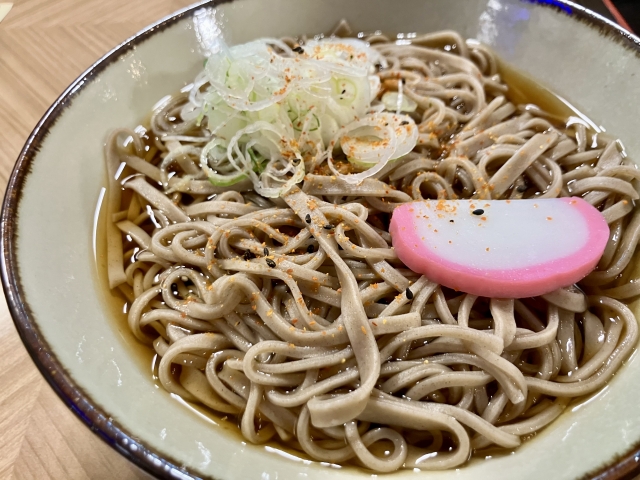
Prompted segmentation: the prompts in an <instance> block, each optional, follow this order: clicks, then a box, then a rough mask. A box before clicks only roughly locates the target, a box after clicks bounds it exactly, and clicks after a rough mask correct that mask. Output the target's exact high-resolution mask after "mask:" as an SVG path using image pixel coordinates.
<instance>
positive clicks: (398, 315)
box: [106, 31, 640, 472]
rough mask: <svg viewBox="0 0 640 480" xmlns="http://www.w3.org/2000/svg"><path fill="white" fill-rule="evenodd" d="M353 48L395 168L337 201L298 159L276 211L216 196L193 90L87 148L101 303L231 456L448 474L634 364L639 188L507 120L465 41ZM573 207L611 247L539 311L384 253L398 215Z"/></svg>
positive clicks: (591, 143) (515, 116)
mask: <svg viewBox="0 0 640 480" xmlns="http://www.w3.org/2000/svg"><path fill="white" fill-rule="evenodd" d="M365 40H367V41H368V42H370V44H371V45H372V47H373V48H375V51H376V52H377V53H378V54H379V55H380V57H381V59H382V60H383V61H384V62H383V63H385V64H386V67H385V66H383V65H381V66H379V69H378V71H377V72H376V76H377V77H378V78H379V82H380V85H381V91H380V93H379V94H378V98H386V100H389V99H391V101H392V102H396V101H397V104H398V105H399V106H400V107H401V108H402V109H403V111H404V112H405V113H406V115H408V116H409V117H411V119H412V121H414V122H415V124H416V127H417V137H416V142H417V144H416V147H415V148H413V150H412V151H411V152H409V153H406V154H403V155H401V156H400V157H399V158H397V159H391V160H390V161H388V162H387V163H386V164H385V165H383V166H382V167H381V168H379V169H378V171H376V172H375V173H374V174H372V175H370V176H368V178H365V179H363V180H362V181H360V182H359V183H357V184H353V183H352V182H351V181H349V180H348V178H346V177H348V175H349V174H351V173H353V172H354V168H356V167H354V165H353V164H352V163H350V162H349V161H347V160H346V159H344V158H340V155H337V156H336V158H334V159H333V163H332V165H329V164H328V160H327V156H326V155H325V156H322V155H318V154H317V153H318V152H314V155H313V156H309V157H308V158H303V159H302V162H301V163H302V167H304V171H305V175H304V179H303V180H302V181H300V182H297V183H296V182H290V184H288V185H287V188H288V189H287V190H286V191H283V192H282V194H281V195H280V196H279V197H275V198H265V197H264V196H261V195H259V194H258V193H256V191H255V189H254V184H253V183H252V182H251V180H250V178H244V177H242V176H239V175H235V174H233V175H235V177H234V182H235V183H233V184H231V185H221V184H215V182H211V181H209V179H208V177H207V173H206V172H205V171H203V169H201V157H202V155H206V154H207V153H206V152H204V153H203V151H204V150H205V149H206V148H213V147H207V146H208V145H210V144H211V142H212V141H215V139H216V136H215V135H214V134H212V133H211V131H210V130H209V129H208V128H207V125H206V121H204V122H203V121H201V120H202V119H197V118H195V117H194V115H193V112H197V111H198V109H200V108H202V105H203V101H204V100H203V99H204V96H205V94H206V92H207V89H208V86H209V83H208V77H207V75H206V74H204V73H203V74H202V75H200V76H199V77H198V78H197V79H196V81H195V83H194V84H193V85H191V86H190V87H189V88H188V89H185V90H184V91H183V92H181V93H179V94H177V95H174V96H172V97H171V99H170V100H168V101H167V102H165V103H164V104H163V105H162V106H161V107H159V108H158V109H157V110H155V111H154V112H153V114H152V117H151V121H150V128H149V129H148V130H145V129H143V128H138V129H136V130H135V131H132V130H128V129H121V130H117V131H114V132H113V133H112V134H111V136H110V138H109V139H108V140H107V145H106V162H107V169H108V173H109V185H108V196H107V216H108V218H107V224H108V225H107V229H106V236H107V257H108V277H109V286H110V288H112V289H115V290H117V291H119V292H120V293H121V294H122V295H123V296H124V297H126V299H127V302H128V322H129V327H130V329H131V331H132V332H133V334H134V335H135V337H136V338H137V339H138V340H139V341H140V342H142V343H144V344H146V345H148V346H149V348H152V349H153V350H154V351H155V353H156V354H157V356H158V357H159V359H160V361H159V364H158V369H157V376H158V379H159V381H160V383H161V384H162V386H163V387H164V388H165V389H166V390H167V391H168V392H170V393H173V394H176V395H179V396H180V397H182V398H183V399H185V400H187V401H189V402H195V403H198V404H202V405H204V406H206V407H207V408H209V409H211V410H213V411H215V412H217V413H219V414H224V415H228V416H231V417H232V418H237V421H238V425H239V427H240V429H241V431H242V434H243V436H244V437H245V438H246V439H247V440H249V441H251V442H253V443H264V442H267V441H275V440H277V441H279V442H282V443H283V444H285V445H287V446H288V447H289V448H291V449H293V450H297V451H300V452H304V453H305V454H306V455H307V456H309V457H311V458H312V459H315V460H319V461H323V462H330V463H345V462H353V463H356V464H359V465H361V466H363V467H365V468H367V469H370V470H373V471H376V472H391V471H395V470H397V469H401V468H409V469H410V468H419V469H425V470H434V469H447V468H455V467H458V466H460V465H462V464H464V463H465V462H467V461H468V459H469V458H470V455H471V454H472V452H478V454H481V453H482V452H483V451H488V450H487V449H489V448H496V447H498V448H503V449H513V448H515V447H517V446H518V445H520V443H521V442H522V441H523V439H525V438H527V437H528V436H529V435H531V434H533V433H535V432H537V431H539V430H540V429H542V428H544V427H545V426H547V425H549V424H550V423H551V422H553V421H554V420H555V419H556V418H557V417H558V416H559V415H560V414H561V413H562V412H563V410H564V409H565V408H566V406H567V404H568V403H569V402H570V401H572V399H575V398H580V397H584V396H585V395H589V394H591V393H593V392H596V391H597V390H599V389H600V388H602V387H603V386H604V385H605V384H606V382H607V381H608V380H609V379H610V378H611V377H612V375H613V374H614V373H615V372H616V370H617V369H618V368H619V367H620V365H621V364H622V362H623V361H624V360H625V359H626V358H627V357H628V355H629V354H630V352H631V351H632V349H633V348H635V345H636V343H637V340H638V325H637V321H636V319H635V317H634V315H633V313H632V312H631V311H630V309H629V308H628V307H627V306H626V305H625V303H624V301H625V300H627V299H630V298H632V297H635V296H637V295H638V294H640V282H637V281H636V279H634V278H632V272H631V270H632V257H633V254H634V252H635V250H636V246H637V244H638V242H639V241H640V211H638V210H636V209H634V208H633V201H634V200H636V199H638V193H637V192H636V189H635V188H634V186H635V183H634V182H636V181H637V180H640V172H639V171H638V170H636V168H635V167H633V166H632V164H631V163H630V162H629V161H628V160H627V159H626V158H625V155H624V152H623V151H622V150H621V148H620V144H619V142H617V141H616V140H615V139H612V138H609V137H607V136H606V135H604V134H602V133H596V132H595V131H593V130H592V129H591V128H590V127H589V126H588V125H587V124H585V123H584V122H583V121H580V120H578V119H576V118H575V117H571V118H570V119H569V121H567V119H566V118H558V117H556V116H555V115H552V114H551V113H549V112H546V111H544V110H542V109H541V108H539V107H536V106H534V105H519V104H514V103H512V102H510V101H509V100H508V94H509V87H508V86H507V85H506V84H505V83H504V82H503V81H502V80H501V77H500V74H499V71H498V60H497V59H496V57H495V56H494V54H493V53H492V52H490V51H489V50H488V49H487V48H485V47H484V46H482V45H480V44H478V43H476V42H473V41H465V40H463V39H462V38H461V37H460V36H459V35H458V34H457V33H455V32H449V31H445V32H438V33H432V34H428V35H422V36H417V37H416V38H413V39H411V43H410V44H408V45H405V44H403V45H398V44H396V43H395V42H392V41H390V40H389V39H388V38H386V37H385V36H383V35H374V36H370V37H368V38H366V39H365ZM295 45H296V42H295V41H294V40H292V39H283V40H282V41H281V46H280V47H278V48H281V49H282V50H284V49H286V48H293V47H294V46H295ZM274 48H276V47H274ZM309 118H311V117H310V116H309ZM307 121H311V120H309V119H307ZM330 150H331V149H330ZM292 162H293V163H292V165H293V164H294V163H295V162H296V160H295V159H293V160H292ZM122 164H124V166H125V169H124V174H122V175H121V176H120V177H118V176H117V175H118V172H122V166H123V165H122ZM281 167H282V168H283V169H284V168H287V167H286V164H283V165H281ZM296 168H298V167H296ZM230 171H231V172H233V170H230ZM291 171H293V170H291ZM296 171H297V170H296ZM336 172H337V173H339V175H336ZM223 173H225V171H223ZM226 173H228V172H226ZM341 174H344V175H341ZM289 187H290V188H289ZM571 195H577V196H582V197H583V198H584V199H585V200H587V201H588V202H589V203H591V204H592V205H594V206H595V207H597V208H598V209H599V210H600V211H601V212H602V214H603V216H604V217H605V219H606V221H607V222H608V224H609V226H610V229H611V236H610V239H609V242H608V244H607V247H606V250H605V253H604V255H603V257H602V259H601V261H600V264H599V265H598V268H597V270H596V271H594V272H593V273H591V274H590V275H589V276H587V277H586V278H585V279H584V280H583V281H582V282H580V283H579V284H578V285H573V286H567V287H566V288H563V289H560V290H557V291H555V292H552V293H550V294H547V295H544V296H542V297H537V298H523V299H515V300H514V299H497V298H479V297H476V296H473V295H470V294H465V293H462V292H455V291H452V290H449V289H447V288H445V287H442V286H440V285H438V284H436V283H434V282H432V281H430V280H429V279H428V278H426V277H424V276H420V275H418V274H416V273H414V272H412V271H411V270H409V269H408V268H407V267H405V266H404V265H403V264H402V263H401V262H400V261H399V260H398V258H397V256H396V254H395V252H394V250H393V248H392V247H391V237H390V235H389V233H388V224H389V219H390V214H391V213H392V212H393V209H394V207H395V206H397V205H399V204H402V203H405V202H410V201H414V200H421V199H427V198H437V199H454V198H477V199H521V198H532V197H535V198H550V197H558V196H571Z"/></svg>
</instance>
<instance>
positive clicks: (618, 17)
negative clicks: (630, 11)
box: [602, 0, 638, 32]
mask: <svg viewBox="0 0 640 480" xmlns="http://www.w3.org/2000/svg"><path fill="white" fill-rule="evenodd" d="M602 3H604V6H605V7H607V10H609V12H611V15H612V16H613V18H614V19H615V21H616V22H618V24H619V25H620V26H621V27H622V28H626V29H627V30H629V31H630V32H633V29H632V28H631V26H630V25H629V24H628V23H627V20H626V19H625V18H624V17H623V16H622V14H621V13H620V10H618V7H617V6H616V5H615V3H613V0H602ZM619 3H625V2H619ZM636 8H638V7H636Z"/></svg>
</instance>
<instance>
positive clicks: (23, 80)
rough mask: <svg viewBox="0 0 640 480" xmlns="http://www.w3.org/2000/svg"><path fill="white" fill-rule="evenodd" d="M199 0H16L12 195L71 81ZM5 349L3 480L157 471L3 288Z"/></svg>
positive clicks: (3, 79) (6, 171) (4, 85)
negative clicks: (141, 462) (104, 435)
mask: <svg viewBox="0 0 640 480" xmlns="http://www.w3.org/2000/svg"><path fill="white" fill-rule="evenodd" d="M2 1H4V0H0V2H2ZM192 1H193V0H135V1H131V0H13V2H14V5H13V8H12V10H11V11H10V12H9V14H8V15H7V16H6V17H5V19H4V20H2V21H1V22H0V189H1V191H2V193H3V194H4V189H5V187H6V185H7V181H8V179H9V175H10V174H11V170H12V169H13V165H14V163H15V160H16V158H17V157H18V154H19V152H20V149H21V148H22V145H23V144H24V142H25V140H26V138H27V136H28V135H29V133H30V132H31V130H32V129H33V127H34V126H35V125H36V122H37V121H38V120H39V119H40V117H41V116H42V114H44V112H45V110H46V109H47V107H48V106H49V105H50V104H51V103H53V101H54V100H55V99H56V98H57V97H58V95H59V94H60V93H61V92H62V91H63V90H64V88H65V87H66V86H67V85H69V84H70V83H71V82H72V81H73V79H75V78H76V77H77V76H78V75H80V73H82V72H83V71H84V70H85V69H86V68H87V67H89V65H91V64H92V63H93V62H94V61H95V60H96V59H97V58H99V57H100V56H102V55H103V54H104V53H105V52H107V51H108V50H110V49H111V48H113V47H114V46H116V45H117V44H119V43H120V42H122V41H123V40H125V39H126V38H127V37H129V36H131V35H133V34H134V33H135V32H137V31H138V30H140V29H142V28H143V27H144V26H146V25H148V24H149V23H151V22H154V21H156V20H158V19H160V18H162V17H164V16H165V15H168V14H170V13H171V12H173V11H175V10H178V9H180V8H182V7H185V6H187V5H188V4H190V3H192ZM43 72H46V73H45V74H43ZM0 346H1V347H0V479H2V480H4V479H9V478H15V479H37V480H44V479H48V478H53V479H68V480H77V479H87V478H91V479H114V480H115V479H118V480H120V479H125V480H126V479H148V478H150V477H149V476H148V475H147V474H145V473H144V472H142V471H141V470H139V469H138V468H136V467H135V466H134V465H133V464H131V463H129V462H128V461H127V460H125V459H124V458H123V457H121V456H120V455H119V454H117V453H116V452H115V451H114V450H112V449H111V448H110V447H108V446H107V444H106V443H104V442H103V441H102V440H100V439H99V438H98V437H97V436H96V435H94V434H93V433H92V432H91V431H90V430H89V429H88V428H87V427H86V426H85V425H83V424H82V423H81V422H80V420H79V419H78V418H77V417H76V416H75V415H74V414H73V413H71V411H70V410H68V409H67V407H66V406H65V405H64V404H63V403H62V401H61V400H60V399H59V398H58V397H57V396H56V394H55V393H54V392H53V390H52V389H51V388H49V386H48V385H47V384H46V382H45V381H44V379H43V378H42V376H41V375H40V373H39V372H38V370H37V369H36V367H35V366H34V364H33V362H32V361H31V359H30V358H29V355H28V354H27V352H26V350H25V349H24V347H23V346H22V343H21V341H20V338H19V337H18V334H17V333H16V329H15V327H14V325H13V322H12V321H11V317H10V315H9V312H8V310H7V306H6V303H5V300H4V296H1V295H0Z"/></svg>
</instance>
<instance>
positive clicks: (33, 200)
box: [4, 0, 640, 480]
mask: <svg viewBox="0 0 640 480" xmlns="http://www.w3.org/2000/svg"><path fill="white" fill-rule="evenodd" d="M205 7H207V8H208V10H207V11H201V10H198V8H195V9H193V10H192V11H191V13H189V14H186V15H183V16H180V17H178V18H177V19H176V20H173V21H168V22H166V23H164V24H161V25H160V26H158V27H156V28H155V29H154V30H153V31H152V32H150V33H148V34H146V36H145V37H144V39H142V40H137V41H133V42H132V43H131V44H129V45H128V46H126V47H125V48H123V49H122V50H121V51H120V52H118V53H116V54H113V55H111V56H110V57H108V58H107V59H106V60H105V61H104V62H103V64H102V65H101V66H100V67H98V68H96V69H95V70H94V72H93V73H91V74H89V76H88V77H87V78H86V81H84V82H81V83H78V84H76V86H75V87H74V88H72V89H71V91H69V92H68V98H67V99H66V100H64V101H63V103H61V104H59V105H58V106H57V107H56V108H54V110H53V111H52V114H51V115H50V117H49V120H48V121H46V122H45V123H44V124H43V125H42V127H41V132H42V133H43V134H44V135H41V137H43V138H41V139H40V138H38V139H37V141H36V144H34V145H31V146H30V150H28V151H27V157H26V159H25V160H24V162H23V164H22V165H21V168H22V169H24V172H27V171H28V173H27V174H26V175H25V176H24V178H23V179H21V183H20V182H19V183H18V184H16V181H15V179H14V181H13V182H12V185H13V186H14V188H15V189H16V190H14V192H17V199H18V200H17V204H18V208H17V211H16V212H14V214H13V216H12V217H11V218H5V219H4V220H5V221H7V222H13V224H14V225H15V231H16V236H15V238H13V239H12V241H13V247H14V248H15V258H14V262H13V264H10V265H9V267H10V269H11V273H12V274H13V275H15V279H16V281H17V282H18V283H19V286H20V290H19V294H20V298H18V299H15V300H14V301H18V302H22V303H24V305H25V306H26V308H27V310H28V311H29V312H30V317H29V319H28V320H25V322H26V321H30V322H33V324H34V325H35V327H36V328H37V330H38V331H39V332H40V334H41V336H42V338H43V339H44V340H45V341H46V344H47V345H48V348H49V349H50V353H51V355H53V356H54V357H55V358H57V361H58V362H59V364H60V365H61V366H62V367H63V369H64V371H65V372H66V373H67V374H68V375H69V376H70V377H71V378H72V380H73V381H74V382H75V384H76V385H77V386H78V387H79V388H80V389H81V390H82V391H83V392H84V393H85V394H86V395H87V396H88V397H89V398H90V399H92V400H93V402H94V404H95V405H96V406H97V407H98V408H99V409H101V410H102V411H103V412H104V413H105V415H107V416H108V417H109V419H113V421H114V422H115V423H116V424H117V425H119V426H121V427H123V428H124V430H125V431H126V432H127V433H129V434H130V435H131V436H132V437H133V438H134V439H136V440H138V441H139V442H140V444H142V445H145V446H146V447H148V448H149V449H150V450H152V451H154V452H156V453H157V454H158V455H160V456H162V457H165V458H170V459H171V460H172V462H173V463H174V464H175V465H177V466H178V467H185V468H187V469H188V470H189V471H191V472H192V473H194V474H195V475H199V476H200V475H202V476H211V477H214V478H218V479H224V480H232V479H276V478H280V479H282V478H287V479H289V478H302V477H304V478H307V479H326V478H336V479H338V478H340V479H344V478H364V477H369V475H368V474H366V473H365V472H362V471H359V470H356V469H353V468H336V467H333V466H326V465H321V464H319V463H316V462H309V461H303V460H299V459H296V458H294V457H292V456H291V455H289V454H288V453H287V452H284V451H280V450H278V449H277V448H273V447H264V446H254V445H251V444H247V443H246V442H245V441H243V440H242V439H241V438H240V437H239V435H238V434H236V433H234V431H233V429H230V428H229V427H228V426H227V425H228V424H227V423H226V422H222V421H218V420H216V419H214V418H210V417H207V416H204V415H202V414H201V413H200V412H198V411H197V410H194V409H192V408H189V406H188V405H186V404H184V402H182V401H181V400H180V399H179V398H176V397H173V396H171V395H169V394H167V393H166V392H165V391H164V390H162V389H161V388H159V387H158V386H157V385H156V384H155V383H154V382H153V380H152V378H151V372H150V364H148V363H144V361H143V360H142V358H141V356H140V354H139V351H140V348H139V346H137V344H136V342H135V340H134V339H133V337H132V335H131V334H130V332H129V330H128V328H127V326H126V324H125V323H123V322H119V321H118V320H117V319H116V318H114V315H113V312H112V311H111V310H110V309H109V308H108V307H107V306H106V305H105V299H104V291H102V290H101V288H100V286H99V282H98V279H97V269H96V254H97V252H96V244H95V241H94V236H95V225H96V207H97V205H98V204H99V200H100V199H101V195H102V194H101V189H102V187H103V186H104V185H105V170H104V166H103V154H102V148H103V144H104V140H105V137H106V135H107V133H108V132H109V131H110V130H111V129H114V128H117V127H123V126H124V127H135V126H136V125H138V124H139V123H140V122H141V120H143V118H144V117H145V115H146V114H147V112H149V111H150V109H151V108H152V106H153V105H154V104H155V103H156V102H157V101H158V100H159V99H160V98H162V97H163V96H165V95H167V94H169V93H173V92H175V91H177V90H178V89H180V88H181V87H182V86H184V85H186V84H187V83H190V81H191V80H192V78H193V77H194V76H195V75H196V73H197V72H198V71H199V70H200V69H201V68H202V61H203V57H202V54H201V46H200V44H199V42H198V38H197V35H196V33H195V29H194V25H193V20H192V16H191V14H192V13H193V12H195V11H199V12H200V13H199V15H200V16H201V18H206V19H208V20H207V21H209V22H211V23H210V26H211V28H220V29H221V30H222V31H223V33H224V35H225V37H226V38H227V40H228V41H229V42H230V43H241V42H245V41H248V40H250V39H253V38H257V37H261V36H272V37H277V36H282V35H299V34H305V33H306V34H309V33H317V32H326V31H330V29H331V28H332V27H333V26H334V25H335V24H336V22H337V21H339V20H340V19H341V18H346V19H348V20H349V21H350V23H351V24H352V26H353V27H354V28H355V29H356V30H358V31H375V30H382V31H384V32H404V33H408V32H430V31H435V30H441V29H453V30H457V31H459V32H460V33H461V34H462V35H463V36H464V37H471V38H476V39H478V40H480V41H482V42H484V43H486V44H488V45H490V46H491V47H493V48H494V49H495V50H496V51H497V52H498V53H499V54H500V55H501V56H502V57H503V58H504V59H505V60H507V61H508V62H511V63H513V64H514V65H515V66H516V67H518V68H520V69H521V70H523V71H525V72H528V73H530V74H531V75H532V76H534V77H535V78H537V79H539V80H540V81H541V82H542V83H543V84H546V85H547V86H549V87H551V88H552V89H553V90H554V91H555V92H557V93H558V94H559V95H561V96H563V97H564V98H566V99H568V101H570V102H571V103H572V104H573V105H575V106H576V107H577V108H578V110H580V111H582V112H585V113H586V114H588V116H589V117H590V118H591V119H593V120H594V121H595V122H596V123H597V124H598V125H603V126H605V127H606V128H607V130H608V131H610V132H612V133H613V134H614V135H616V136H617V137H619V138H621V140H622V141H623V143H624V144H625V146H626V148H627V151H628V153H629V154H630V156H631V157H632V158H633V157H634V156H637V152H639V151H640V136H638V135H637V132H636V131H637V123H636V120H635V115H636V109H635V108H634V103H635V102H634V100H635V101H636V102H637V101H638V100H640V81H638V80H639V79H640V57H639V54H638V52H637V51H634V50H633V49H631V48H628V47H627V46H624V45H623V44H622V43H623V42H621V41H618V40H617V39H616V38H613V37H611V35H610V34H608V33H607V32H606V31H600V30H599V29H598V28H597V27H594V26H593V25H590V24H589V23H588V22H585V21H582V20H579V19H577V18H576V16H575V14H573V15H570V14H568V13H567V12H566V11H563V10H558V9H555V8H549V7H544V6H539V5H536V4H534V3H532V2H522V1H519V0H499V1H498V0H467V1H466V2H464V7H462V4H457V3H456V7H455V8H452V3H451V2H450V1H449V0H427V1H425V0H404V1H403V2H402V4H401V8H399V5H398V3H397V2H391V1H387V0H324V1H322V2H317V1H314V0H236V1H232V2H227V3H223V4H220V5H218V6H214V5H209V6H205ZM203 8H204V7H203ZM18 189H19V190H18ZM136 352H138V353H136ZM54 381H55V380H54ZM639 397H640V361H639V360H638V355H636V354H634V355H633V356H632V357H631V359H630V360H629V361H628V362H627V364H626V365H625V366H624V368H623V369H622V370H621V371H620V372H619V373H618V374H617V375H616V377H615V378H614V380H613V381H612V382H611V383H610V385H608V386H606V387H605V388H604V389H603V390H602V391H601V392H600V393H598V394H597V395H596V396H594V397H593V398H592V399H590V400H589V401H588V402H585V403H583V404H581V405H579V406H578V407H576V408H573V409H572V410H571V411H569V412H567V413H565V414H563V415H562V416H561V417H560V418H559V419H558V420H557V421H556V422H555V423H554V424H553V426H552V427H551V428H548V429H547V430H545V431H544V432H543V433H541V434H540V435H538V436H537V437H536V438H534V439H533V440H531V441H529V442H527V443H525V444H524V445H523V446H522V447H520V448H519V449H518V450H517V452H516V453H515V454H513V455H505V456H502V457H499V458H492V459H489V460H486V461H479V460H476V461H473V462H471V464H470V465H467V466H465V467H464V468H462V469H460V470H454V471H445V472H432V473H429V475H430V478H433V479H453V478H456V479H463V478H469V479H471V478H483V477H484V476H487V477H489V476H491V477H492V478H521V479H527V478H534V477H535V478H539V477H540V476H544V475H547V476H550V477H551V478H577V477H581V476H583V475H585V474H587V473H588V472H591V471H594V470H597V469H599V468H601V467H603V466H605V465H608V464H610V463H611V462H613V461H614V459H615V458H616V456H619V455H622V454H624V453H626V452H627V451H629V450H630V449H631V448H632V447H634V446H635V445H636V444H638V443H639V442H640V410H639V409H638V408H637V400H636V399H637V398H639ZM71 401H74V400H73V399H71ZM595 432H597V435H598V439H599V440H598V441H593V438H594V436H595ZM119 448H120V449H124V450H131V449H138V448H140V447H139V444H137V443H131V442H130V441H128V440H127V439H126V438H124V439H122V441H121V442H120V445H119ZM154 461H158V462H159V464H161V463H162V462H160V461H159V460H157V459H154V458H150V459H149V460H148V462H149V463H148V465H151V463H152V462H154ZM170 474H172V473H171V472H167V476H169V475H170ZM173 475H180V473H179V472H177V471H174V472H173ZM413 475H414V473H413V472H410V471H408V472H399V473H396V474H394V478H413Z"/></svg>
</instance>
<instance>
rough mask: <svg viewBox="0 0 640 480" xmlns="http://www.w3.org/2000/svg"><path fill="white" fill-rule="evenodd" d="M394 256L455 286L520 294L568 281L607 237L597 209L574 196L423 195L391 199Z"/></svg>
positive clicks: (590, 262)
mask: <svg viewBox="0 0 640 480" xmlns="http://www.w3.org/2000/svg"><path fill="white" fill-rule="evenodd" d="M389 231H390V233H391V237H392V240H393V247H394V248H395V251H396V254H397V255H398V258H399V259H400V260H401V261H402V262H403V263H404V264H405V265H406V266H407V267H409V268H410V269H411V270H413V271H414V272H416V273H420V274H423V275H425V276H426V277H427V278H429V279H430V280H432V281H434V282H438V283H440V284H442V285H444V286H446V287H449V288H452V289H454V290H458V291H462V292H466V293H471V294H473V295H478V296H483V297H493V298H524V297H532V296H537V295H543V294H545V293H549V292H552V291H554V290H556V289H558V288H560V287H564V286H567V285H571V284H574V283H576V282H578V281H579V280H581V279H583V278H584V277H585V276H586V275H588V274H589V273H590V272H591V271H592V270H593V269H594V268H595V266H596V264H597V263H598V261H599V260H600V257H601V256H602V253H603V251H604V248H605V246H606V244H607V240H608V238H609V227H608V225H607V222H606V221H605V219H604V217H603V216H602V214H601V213H600V212H599V211H598V210H597V209H596V208H594V207H592V206H591V205H590V204H589V203H587V202H586V201H584V200H583V199H581V198H578V197H570V198H549V199H541V200H535V199H528V200H425V201H422V202H412V203H406V204H404V205H401V206H399V207H397V208H396V209H395V210H394V212H393V216H392V218H391V225H390V227H389Z"/></svg>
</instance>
